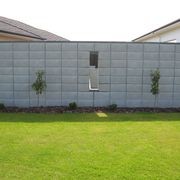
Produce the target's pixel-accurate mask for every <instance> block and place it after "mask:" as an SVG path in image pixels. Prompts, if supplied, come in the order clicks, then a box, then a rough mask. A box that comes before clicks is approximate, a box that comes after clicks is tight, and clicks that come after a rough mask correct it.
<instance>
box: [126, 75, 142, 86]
mask: <svg viewBox="0 0 180 180" xmlns="http://www.w3.org/2000/svg"><path fill="white" fill-rule="evenodd" d="M127 84H142V77H141V76H139V77H138V76H128V77H127Z"/></svg>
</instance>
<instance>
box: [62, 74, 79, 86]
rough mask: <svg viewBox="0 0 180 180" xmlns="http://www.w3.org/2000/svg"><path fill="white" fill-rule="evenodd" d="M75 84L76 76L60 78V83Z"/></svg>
mask: <svg viewBox="0 0 180 180" xmlns="http://www.w3.org/2000/svg"><path fill="white" fill-rule="evenodd" d="M76 82H77V76H62V83H65V84H71V83H76Z"/></svg>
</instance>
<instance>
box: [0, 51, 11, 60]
mask: <svg viewBox="0 0 180 180" xmlns="http://www.w3.org/2000/svg"><path fill="white" fill-rule="evenodd" d="M12 57H13V53H12V51H0V59H12Z"/></svg>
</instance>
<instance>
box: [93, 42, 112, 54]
mask: <svg viewBox="0 0 180 180" xmlns="http://www.w3.org/2000/svg"><path fill="white" fill-rule="evenodd" d="M94 46H95V51H105V52H108V51H110V43H94Z"/></svg>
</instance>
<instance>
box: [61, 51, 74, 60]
mask: <svg viewBox="0 0 180 180" xmlns="http://www.w3.org/2000/svg"><path fill="white" fill-rule="evenodd" d="M62 59H77V51H62Z"/></svg>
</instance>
